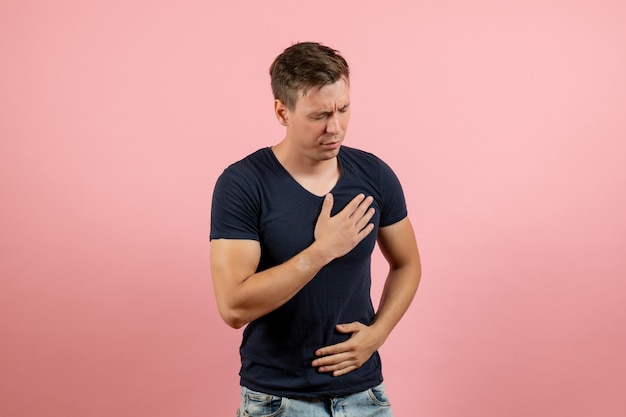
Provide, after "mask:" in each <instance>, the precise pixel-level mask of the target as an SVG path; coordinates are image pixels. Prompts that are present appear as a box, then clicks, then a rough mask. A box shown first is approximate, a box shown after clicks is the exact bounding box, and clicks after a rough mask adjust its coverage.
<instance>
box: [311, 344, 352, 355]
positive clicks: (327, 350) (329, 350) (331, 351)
mask: <svg viewBox="0 0 626 417" xmlns="http://www.w3.org/2000/svg"><path fill="white" fill-rule="evenodd" d="M347 350H348V344H347V342H341V343H337V344H336V345H330V346H325V347H323V348H320V349H318V350H316V351H315V356H328V355H336V354H338V353H342V352H345V351H347Z"/></svg>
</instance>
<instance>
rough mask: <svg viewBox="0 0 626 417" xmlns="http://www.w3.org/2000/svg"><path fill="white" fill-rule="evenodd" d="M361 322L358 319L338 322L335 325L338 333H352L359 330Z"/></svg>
mask: <svg viewBox="0 0 626 417" xmlns="http://www.w3.org/2000/svg"><path fill="white" fill-rule="evenodd" d="M361 326H362V324H361V323H359V322H358V321H354V322H352V323H342V324H338V325H337V326H335V327H336V329H337V331H338V332H340V333H354V332H358V331H359V330H361Z"/></svg>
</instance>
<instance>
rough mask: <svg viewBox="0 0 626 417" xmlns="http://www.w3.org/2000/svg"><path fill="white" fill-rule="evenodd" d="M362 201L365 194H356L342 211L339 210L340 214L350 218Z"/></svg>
mask: <svg viewBox="0 0 626 417" xmlns="http://www.w3.org/2000/svg"><path fill="white" fill-rule="evenodd" d="M364 200H365V194H363V193H361V194H358V195H357V196H356V197H354V198H353V199H352V200H350V202H349V203H348V204H347V205H346V206H345V207H344V208H343V210H341V212H340V214H344V215H345V216H347V217H348V218H350V217H352V216H353V215H354V213H355V211H356V210H358V208H359V206H360V205H361V203H362V202H363V201H364Z"/></svg>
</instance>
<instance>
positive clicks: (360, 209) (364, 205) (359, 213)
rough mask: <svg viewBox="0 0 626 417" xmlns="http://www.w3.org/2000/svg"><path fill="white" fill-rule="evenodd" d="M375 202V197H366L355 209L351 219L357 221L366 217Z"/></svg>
mask: <svg viewBox="0 0 626 417" xmlns="http://www.w3.org/2000/svg"><path fill="white" fill-rule="evenodd" d="M361 195H362V194H361ZM373 202H374V197H372V196H368V197H364V198H363V199H362V200H361V201H360V202H359V205H358V206H357V207H355V209H354V210H353V211H352V213H351V214H350V218H352V219H356V220H359V219H361V218H362V217H363V216H364V215H365V213H366V212H367V209H368V208H369V207H370V206H371V205H372V203H373Z"/></svg>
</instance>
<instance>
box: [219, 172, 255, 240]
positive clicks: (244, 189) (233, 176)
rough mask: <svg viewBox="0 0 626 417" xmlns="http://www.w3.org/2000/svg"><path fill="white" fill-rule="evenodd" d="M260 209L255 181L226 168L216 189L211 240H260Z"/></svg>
mask: <svg viewBox="0 0 626 417" xmlns="http://www.w3.org/2000/svg"><path fill="white" fill-rule="evenodd" d="M259 212H260V199H259V193H258V191H257V190H256V187H255V186H254V182H252V181H250V180H249V179H247V178H246V177H245V176H244V175H239V174H238V173H237V172H235V171H234V170H232V169H226V170H225V171H224V172H223V173H222V175H220V177H219V178H218V180H217V182H216V184H215V188H214V190H213V198H212V203H211V231H210V239H211V240H213V239H251V240H256V241H258V240H259V220H258V219H259Z"/></svg>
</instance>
